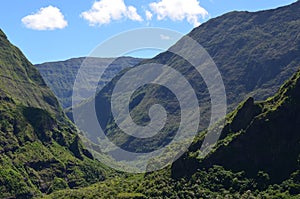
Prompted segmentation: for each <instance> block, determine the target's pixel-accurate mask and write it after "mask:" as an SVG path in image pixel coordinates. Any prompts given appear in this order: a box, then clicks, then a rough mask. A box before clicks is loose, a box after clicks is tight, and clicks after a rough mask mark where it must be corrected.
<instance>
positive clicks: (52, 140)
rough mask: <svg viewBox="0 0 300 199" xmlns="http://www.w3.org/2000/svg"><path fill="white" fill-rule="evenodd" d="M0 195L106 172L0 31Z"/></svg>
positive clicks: (36, 192) (19, 194)
mask: <svg viewBox="0 0 300 199" xmlns="http://www.w3.org/2000/svg"><path fill="white" fill-rule="evenodd" d="M0 68H1V72H0V73H1V74H0V81H1V84H0V198H15V197H16V198H31V197H34V196H41V195H42V193H51V192H53V191H55V190H59V189H65V188H74V187H80V186H87V185H89V184H92V183H95V182H99V181H101V180H104V179H105V176H106V172H108V171H109V170H108V169H106V168H104V167H103V166H102V165H101V164H100V163H99V162H98V161H95V160H94V159H93V157H92V156H91V154H90V153H89V152H88V151H87V150H86V149H84V148H83V146H82V144H81V141H80V139H79V137H78V134H77V129H76V128H75V127H74V125H73V124H72V123H71V122H70V121H69V120H68V119H67V118H66V116H65V115H64V113H63V112H62V109H61V107H60V106H59V104H58V102H57V100H56V97H55V96H54V94H53V93H52V92H51V91H50V89H49V88H48V87H47V86H46V84H45V83H44V81H43V79H42V77H41V76H40V75H39V72H38V71H37V70H36V68H35V67H34V66H33V65H32V64H31V63H30V62H28V61H27V59H26V58H25V57H24V55H23V54H22V53H21V52H20V50H19V49H17V48H16V47H15V46H13V45H11V44H10V43H9V41H8V40H7V38H6V36H5V35H4V33H2V31H0Z"/></svg>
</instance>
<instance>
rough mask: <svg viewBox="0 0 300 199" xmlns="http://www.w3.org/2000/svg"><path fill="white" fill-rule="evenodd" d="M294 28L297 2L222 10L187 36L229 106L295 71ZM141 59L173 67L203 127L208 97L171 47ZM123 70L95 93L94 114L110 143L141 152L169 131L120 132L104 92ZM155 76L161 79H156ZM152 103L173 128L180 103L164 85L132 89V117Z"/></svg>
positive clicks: (144, 118) (298, 38)
mask: <svg viewBox="0 0 300 199" xmlns="http://www.w3.org/2000/svg"><path fill="white" fill-rule="evenodd" d="M299 32H300V2H299V1H298V2H296V3H294V4H291V5H289V6H285V7H281V8H277V9H273V10H267V11H260V12H253V13H250V12H232V13H228V14H225V15H223V16H221V17H218V18H215V19H211V20H209V21H208V22H207V23H205V24H203V25H201V26H199V27H198V28H196V29H194V30H193V31H192V32H191V33H190V34H188V36H190V37H191V38H193V39H194V40H196V41H197V42H198V43H199V44H201V45H202V46H203V47H204V48H205V49H206V50H207V51H208V53H209V54H210V55H211V57H212V58H213V60H214V62H215V63H216V65H217V66H218V68H219V70H220V73H221V75H222V78H223V81H224V85H225V89H226V94H227V102H228V108H229V111H232V110H233V109H234V108H235V107H236V106H237V105H238V103H240V102H241V101H243V100H245V99H247V97H249V96H253V97H254V98H255V99H256V100H264V99H266V98H267V97H269V96H272V95H273V94H275V92H276V91H277V90H278V88H279V87H280V85H282V84H283V83H284V81H285V80H287V79H288V78H289V77H290V76H291V75H292V74H293V73H295V72H296V71H297V70H298V66H299V64H300V57H299V54H300V34H299ZM172 49H181V51H185V52H186V54H189V55H191V56H194V57H197V55H194V54H193V49H191V48H190V46H189V44H188V43H185V42H184V40H180V41H179V42H178V43H177V44H175V45H174V46H173V47H172ZM145 63H160V64H166V65H168V66H170V67H173V68H174V69H176V70H177V71H179V72H180V73H181V74H182V75H183V76H184V77H185V78H186V79H187V80H188V81H189V82H190V84H191V85H192V86H193V88H194V90H195V92H196V95H197V97H198V100H199V105H200V108H201V123H200V129H201V130H203V129H205V128H207V127H208V124H209V118H210V111H211V110H210V108H211V107H210V96H209V93H208V89H207V87H206V84H205V82H204V81H203V79H202V77H201V76H200V75H199V74H198V73H197V71H195V70H193V69H192V67H191V65H190V64H189V63H188V62H187V61H186V60H185V59H183V58H181V57H179V56H178V55H175V54H173V53H171V52H165V53H162V54H160V55H158V56H157V57H155V58H153V59H151V60H146V61H144V62H142V63H141V64H145ZM124 73H125V71H123V72H121V73H120V74H119V75H118V76H117V77H115V78H114V79H113V80H112V81H111V82H110V83H109V84H107V86H106V87H105V88H104V89H102V91H100V92H99V93H98V94H97V96H96V109H97V113H98V114H97V116H98V119H99V121H101V126H102V128H103V129H106V134H107V135H108V136H109V138H110V139H111V140H113V142H114V143H115V144H117V145H118V146H120V147H122V148H123V149H125V150H129V151H144V152H146V151H151V150H154V149H157V147H160V146H162V145H165V144H166V143H169V141H170V140H172V136H173V135H172V134H170V133H168V132H166V131H163V132H160V134H159V135H158V136H156V137H155V138H154V139H143V140H141V139H135V138H133V137H131V136H128V135H126V134H124V133H123V132H122V131H121V130H120V129H119V128H118V126H117V125H116V123H115V122H114V118H113V117H112V114H111V110H110V107H111V104H110V97H111V95H112V91H113V88H114V86H115V84H116V82H117V81H118V80H119V79H120V78H121V76H122V75H123V74H124ZM159 78H161V79H163V77H158V78H157V79H159ZM132 79H134V78H132ZM156 102H158V103H162V105H163V106H164V107H165V109H166V111H167V112H168V116H171V117H175V119H174V118H173V120H171V121H169V126H167V127H166V129H177V128H178V123H177V122H174V121H178V119H180V118H179V117H180V116H179V115H180V114H178V113H179V112H178V111H179V110H180V107H179V104H178V101H177V99H176V98H175V97H174V96H173V95H172V93H170V92H169V91H168V89H165V88H164V87H157V86H153V85H148V86H145V87H143V88H140V89H139V90H138V91H136V92H135V93H134V95H133V96H132V103H131V104H130V108H131V110H130V111H131V116H132V117H133V120H134V121H135V122H136V123H138V124H142V125H143V124H147V122H149V116H148V110H149V107H151V106H152V105H153V104H154V103H156ZM93 103H94V102H93ZM84 106H85V105H82V109H83V110H84V109H86V108H84ZM87 106H90V105H87ZM91 106H94V105H93V104H92V105H91ZM82 118H84V117H82ZM176 118H177V119H176Z"/></svg>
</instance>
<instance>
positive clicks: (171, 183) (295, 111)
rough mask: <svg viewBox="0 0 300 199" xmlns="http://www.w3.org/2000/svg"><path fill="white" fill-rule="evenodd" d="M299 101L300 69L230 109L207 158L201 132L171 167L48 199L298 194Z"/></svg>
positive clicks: (287, 195)
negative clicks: (265, 93)
mask: <svg viewBox="0 0 300 199" xmlns="http://www.w3.org/2000/svg"><path fill="white" fill-rule="evenodd" d="M299 100H300V71H299V72H297V73H296V74H295V75H294V76H293V77H292V78H291V79H290V80H289V81H287V82H286V83H285V84H284V85H283V86H282V87H281V88H280V90H279V92H278V93H277V94H276V95H275V96H273V97H272V98H269V99H268V100H266V101H264V102H254V100H253V98H249V99H248V100H246V101H245V102H243V103H241V104H240V105H239V106H238V108H237V109H236V110H235V111H233V112H232V113H230V114H229V115H228V117H227V120H226V121H227V122H226V125H225V128H224V130H223V132H222V138H221V140H220V141H219V142H218V144H217V146H216V147H215V148H214V150H213V151H212V152H211V153H210V154H209V155H208V156H207V157H205V158H204V159H203V158H201V157H200V156H199V144H201V142H202V140H203V137H202V136H201V135H203V134H200V136H199V137H198V138H197V139H195V141H194V143H193V144H192V145H191V147H190V149H189V151H188V152H187V153H186V154H185V155H184V156H182V157H181V158H180V159H179V160H177V161H176V162H175V163H174V164H173V165H172V167H171V168H165V169H163V170H160V171H157V172H152V173H147V174H143V175H142V174H140V175H138V174H137V175H127V176H122V177H116V178H113V179H109V180H106V181H104V182H100V183H96V184H94V185H92V186H89V187H86V188H81V189H78V190H71V189H69V190H62V191H58V192H54V193H52V194H50V195H48V196H46V197H45V198H82V197H84V198H207V199H209V198H236V199H240V198H245V199H246V198H247V199H248V198H253V199H254V198H299V197H300V165H299V157H300V149H299V141H300V135H299V131H298V128H297V125H299V124H300V115H299V114H300V106H299ZM283 129H284V130H283Z"/></svg>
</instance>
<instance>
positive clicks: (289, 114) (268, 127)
mask: <svg viewBox="0 0 300 199" xmlns="http://www.w3.org/2000/svg"><path fill="white" fill-rule="evenodd" d="M299 113H300V71H299V72H297V73H296V74H295V75H294V76H293V77H292V78H291V79H290V80H289V81H287V82H286V83H285V84H284V85H283V86H282V87H281V88H280V90H279V92H278V93H277V94H276V95H275V96H274V97H272V98H269V99H268V100H266V101H264V102H254V100H253V98H249V99H248V100H246V101H245V102H244V103H242V104H241V105H240V106H239V108H238V109H237V110H236V111H234V112H233V113H231V114H230V115H229V117H228V121H227V124H226V125H225V128H224V129H223V131H222V137H221V140H220V141H219V143H218V144H217V146H216V148H215V149H214V150H213V151H212V152H211V154H210V155H208V156H207V157H205V158H204V159H201V160H200V161H195V159H194V160H193V159H192V158H191V159H189V158H186V157H188V155H187V156H185V157H183V158H181V159H180V160H178V161H177V162H176V163H175V164H174V165H173V174H174V176H180V175H182V174H189V173H190V174H192V173H194V172H195V171H196V170H197V169H198V168H202V167H205V168H210V167H212V166H213V165H221V166H223V167H224V168H226V169H229V170H232V171H235V172H239V171H244V172H245V173H246V174H247V175H248V176H250V177H254V176H256V175H257V174H258V172H259V171H262V172H265V173H267V174H268V176H269V177H270V182H272V183H279V182H282V181H283V180H286V179H288V178H289V177H290V175H291V174H292V173H293V172H295V171H297V170H299V169H300V167H299V166H300V165H299V157H300V131H299V128H300V114H299ZM201 142H202V141H201V139H200V141H198V142H196V143H194V144H193V145H192V146H191V147H190V150H191V152H190V154H191V153H194V157H196V156H195V153H198V152H199V151H198V150H199V145H200V144H201ZM192 162H193V163H192ZM187 165H189V167H188V168H189V169H184V168H187V167H186V166H187Z"/></svg>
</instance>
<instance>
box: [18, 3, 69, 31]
mask: <svg viewBox="0 0 300 199" xmlns="http://www.w3.org/2000/svg"><path fill="white" fill-rule="evenodd" d="M22 23H23V24H24V25H25V27H27V28H30V29H33V30H55V29H63V28H65V27H66V26H68V22H67V21H66V20H65V18H64V15H63V14H62V13H61V12H60V10H59V9H58V8H57V7H53V6H48V7H45V8H41V9H40V10H39V11H38V12H36V13H34V14H31V15H28V16H26V17H24V18H22Z"/></svg>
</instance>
